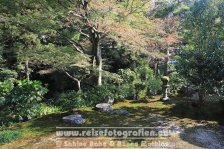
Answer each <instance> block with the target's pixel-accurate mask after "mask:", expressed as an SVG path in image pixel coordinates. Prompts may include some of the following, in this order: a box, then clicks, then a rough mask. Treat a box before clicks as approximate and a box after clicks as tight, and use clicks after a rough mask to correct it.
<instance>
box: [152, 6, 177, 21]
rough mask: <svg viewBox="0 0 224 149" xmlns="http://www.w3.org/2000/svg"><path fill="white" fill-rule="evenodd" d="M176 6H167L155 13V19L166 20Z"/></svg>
mask: <svg viewBox="0 0 224 149" xmlns="http://www.w3.org/2000/svg"><path fill="white" fill-rule="evenodd" d="M176 7H177V6H176V4H169V5H166V6H164V7H162V8H160V9H158V10H157V11H156V12H155V13H154V17H156V18H165V17H166V16H167V15H168V14H169V13H171V12H173V11H174V10H175V8H176Z"/></svg>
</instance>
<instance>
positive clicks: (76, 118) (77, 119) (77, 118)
mask: <svg viewBox="0 0 224 149" xmlns="http://www.w3.org/2000/svg"><path fill="white" fill-rule="evenodd" d="M62 119H63V121H64V122H69V123H72V124H83V123H85V119H84V118H83V117H82V115H80V114H76V115H69V116H65V117H63V118H62Z"/></svg>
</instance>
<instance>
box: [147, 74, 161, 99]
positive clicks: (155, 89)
mask: <svg viewBox="0 0 224 149" xmlns="http://www.w3.org/2000/svg"><path fill="white" fill-rule="evenodd" d="M161 90H162V81H161V80H160V79H158V78H152V79H150V80H149V81H148V93H149V94H150V95H157V94H158V93H159V92H160V91H161Z"/></svg>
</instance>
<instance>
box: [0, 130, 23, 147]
mask: <svg viewBox="0 0 224 149" xmlns="http://www.w3.org/2000/svg"><path fill="white" fill-rule="evenodd" d="M20 136H22V133H21V132H20V131H14V130H4V131H2V132H0V144H5V143H9V142H11V141H13V140H15V139H17V138H19V137H20Z"/></svg>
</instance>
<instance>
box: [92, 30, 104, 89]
mask: <svg viewBox="0 0 224 149" xmlns="http://www.w3.org/2000/svg"><path fill="white" fill-rule="evenodd" d="M99 36H100V35H99V33H97V32H96V31H94V30H91V42H92V55H93V57H92V61H93V67H94V64H95V61H96V66H97V69H98V76H97V85H98V86H100V85H102V67H103V61H102V51H101V47H100V37H99Z"/></svg>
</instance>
